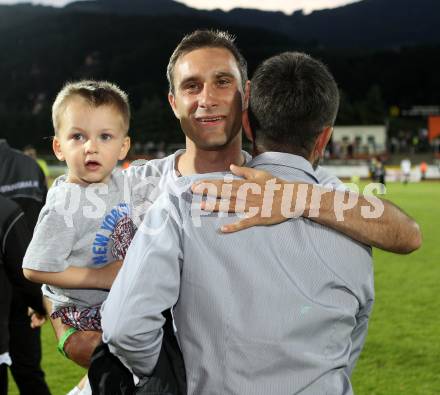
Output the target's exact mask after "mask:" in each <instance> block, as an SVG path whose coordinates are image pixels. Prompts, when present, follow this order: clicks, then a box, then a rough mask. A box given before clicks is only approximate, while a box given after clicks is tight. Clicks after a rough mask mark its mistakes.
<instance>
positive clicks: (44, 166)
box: [23, 145, 50, 183]
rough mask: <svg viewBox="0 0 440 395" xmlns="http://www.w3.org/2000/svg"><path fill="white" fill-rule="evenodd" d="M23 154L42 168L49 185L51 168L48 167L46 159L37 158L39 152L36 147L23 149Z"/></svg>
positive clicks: (28, 146) (30, 146)
mask: <svg viewBox="0 0 440 395" xmlns="http://www.w3.org/2000/svg"><path fill="white" fill-rule="evenodd" d="M23 154H25V155H27V156H29V157H30V158H32V159H33V160H35V161H36V162H37V163H38V166H40V168H41V170H42V172H43V174H44V176H45V177H46V183H48V180H49V177H50V172H49V166H47V162H46V161H45V160H44V159H41V158H39V157H38V156H37V150H36V149H35V147H34V146H32V145H27V146H26V147H24V148H23Z"/></svg>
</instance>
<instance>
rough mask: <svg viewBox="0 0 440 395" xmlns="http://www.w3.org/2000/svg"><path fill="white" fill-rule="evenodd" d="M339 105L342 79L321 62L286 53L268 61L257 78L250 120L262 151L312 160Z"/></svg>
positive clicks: (259, 69) (251, 98) (251, 102)
mask: <svg viewBox="0 0 440 395" xmlns="http://www.w3.org/2000/svg"><path fill="white" fill-rule="evenodd" d="M338 107H339V91H338V87H337V85H336V81H335V80H334V78H333V76H332V75H331V74H330V72H329V70H328V69H327V67H326V66H325V65H324V64H323V63H321V62H320V61H318V60H316V59H313V58H312V57H310V56H309V55H306V54H304V53H300V52H285V53H282V54H280V55H277V56H274V57H272V58H269V59H267V60H266V61H265V62H263V63H262V64H261V65H260V66H259V67H258V68H257V70H256V71H255V74H254V76H253V78H252V80H251V97H250V121H251V127H252V129H253V131H254V133H255V140H256V145H257V147H262V148H264V150H266V151H268V150H270V151H281V152H283V151H284V152H290V153H294V154H297V155H301V156H304V157H306V158H308V156H309V155H310V153H311V150H312V148H313V144H314V142H315V140H316V138H317V137H318V135H319V134H320V132H321V131H322V129H323V128H324V127H326V126H333V124H334V122H335V119H336V114H337V112H338Z"/></svg>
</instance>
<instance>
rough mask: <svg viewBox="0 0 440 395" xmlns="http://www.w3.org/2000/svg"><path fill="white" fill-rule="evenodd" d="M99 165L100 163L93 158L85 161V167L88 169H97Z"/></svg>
mask: <svg viewBox="0 0 440 395" xmlns="http://www.w3.org/2000/svg"><path fill="white" fill-rule="evenodd" d="M100 167H101V164H100V163H99V162H97V161H95V160H89V161H87V162H86V168H87V169H88V170H97V169H99V168H100Z"/></svg>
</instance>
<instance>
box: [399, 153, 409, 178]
mask: <svg viewBox="0 0 440 395" xmlns="http://www.w3.org/2000/svg"><path fill="white" fill-rule="evenodd" d="M410 175H411V161H410V160H409V158H405V159H402V161H401V162H400V177H401V180H402V182H403V183H404V184H408V182H409V178H410Z"/></svg>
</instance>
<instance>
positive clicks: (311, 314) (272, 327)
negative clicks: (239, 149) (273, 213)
mask: <svg viewBox="0 0 440 395" xmlns="http://www.w3.org/2000/svg"><path fill="white" fill-rule="evenodd" d="M248 166H250V167H254V168H257V169H262V170H267V171H270V172H271V173H272V174H273V175H275V176H277V177H281V178H284V179H288V180H296V181H304V182H309V183H318V182H319V181H320V180H319V177H318V176H317V173H316V172H315V171H314V170H313V168H312V166H311V165H310V163H309V162H307V161H306V160H305V159H303V158H301V157H299V156H295V155H290V154H281V153H271V152H268V153H264V154H262V155H259V156H258V157H256V158H255V159H254V160H252V161H251V162H250V163H249V164H248ZM206 177H207V175H206V174H205V175H202V176H195V177H189V178H187V177H183V178H181V179H180V180H179V182H178V184H179V183H180V184H181V186H183V190H185V192H183V193H176V191H174V194H173V193H172V194H164V195H162V196H161V197H160V198H159V199H158V200H157V201H156V202H155V203H154V204H153V206H152V207H151V209H150V210H149V212H148V213H147V215H146V217H145V219H144V222H143V226H142V228H141V229H139V230H138V233H137V234H136V236H135V238H134V240H133V242H132V245H131V246H130V248H129V251H128V254H127V257H126V260H125V263H124V265H123V268H122V270H121V272H120V273H119V275H118V277H117V279H116V281H115V283H114V285H113V287H112V290H111V292H110V295H109V297H108V299H107V301H106V302H105V304H104V308H103V312H102V317H103V318H102V324H103V339H104V341H105V342H106V343H108V344H109V347H110V350H111V351H112V352H113V353H114V354H115V355H117V356H118V357H119V358H120V359H121V361H122V362H123V363H124V364H126V365H127V366H129V367H130V368H131V369H132V370H133V372H134V373H136V374H137V375H139V376H145V375H148V374H149V373H150V372H151V371H152V369H153V368H154V366H155V363H156V360H157V357H158V353H159V351H160V345H161V339H162V330H161V327H162V325H163V317H162V314H161V312H162V311H164V310H166V309H167V308H169V307H173V306H174V319H175V325H176V328H177V337H178V340H179V343H180V346H181V349H182V352H183V356H184V360H185V365H186V373H187V381H188V394H219V395H224V394H237V395H267V394H276V395H282V394H285V395H292V394H303V395H320V394H329V395H338V394H341V395H342V394H344V395H345V394H352V393H353V392H352V387H351V384H350V374H351V371H352V369H353V367H354V364H355V362H356V360H357V358H358V357H359V353H360V351H361V348H362V346H363V344H364V341H365V336H366V333H367V323H368V318H369V315H370V313H371V308H372V305H373V299H374V289H373V268H372V261H371V249H370V248H369V247H366V246H364V245H362V244H360V243H357V242H355V241H353V240H352V239H350V238H348V237H346V236H344V235H342V234H339V233H338V232H335V231H334V230H332V229H329V228H326V227H324V226H321V225H319V224H317V223H314V222H312V221H310V220H308V219H304V218H298V219H292V220H288V221H286V222H284V223H282V224H279V225H275V226H270V227H264V226H260V227H253V228H250V229H246V230H244V231H241V232H238V233H233V234H220V233H219V228H220V226H221V225H223V224H225V223H230V222H234V221H236V220H237V218H236V217H235V216H234V215H226V216H224V215H223V216H222V215H218V214H210V215H205V216H200V215H196V214H197V213H198V211H197V210H194V209H191V201H192V195H191V193H190V192H188V189H187V188H188V185H189V184H190V183H191V182H192V181H194V180H195V179H200V178H206ZM217 177H218V174H217ZM199 214H200V213H199Z"/></svg>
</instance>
